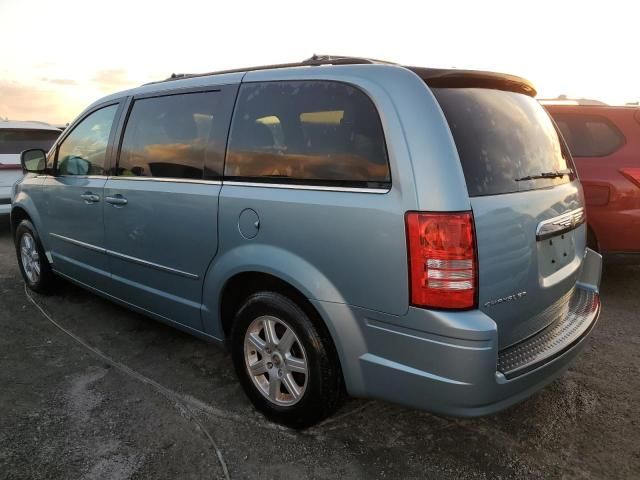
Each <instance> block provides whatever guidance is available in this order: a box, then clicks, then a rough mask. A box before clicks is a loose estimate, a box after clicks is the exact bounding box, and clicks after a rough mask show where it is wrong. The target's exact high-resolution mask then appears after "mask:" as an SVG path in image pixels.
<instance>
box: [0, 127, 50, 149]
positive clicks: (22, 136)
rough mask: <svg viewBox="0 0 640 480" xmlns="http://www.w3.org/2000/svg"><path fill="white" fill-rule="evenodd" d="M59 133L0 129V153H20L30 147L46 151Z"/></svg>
mask: <svg viewBox="0 0 640 480" xmlns="http://www.w3.org/2000/svg"><path fill="white" fill-rule="evenodd" d="M59 135H60V132H57V131H55V130H21V129H17V128H12V129H4V130H2V129H0V153H14V154H20V153H21V152H22V151H24V150H29V149H30V148H41V149H42V150H44V151H45V152H48V151H49V149H50V148H51V145H53V142H55V141H56V139H57V138H58V136H59Z"/></svg>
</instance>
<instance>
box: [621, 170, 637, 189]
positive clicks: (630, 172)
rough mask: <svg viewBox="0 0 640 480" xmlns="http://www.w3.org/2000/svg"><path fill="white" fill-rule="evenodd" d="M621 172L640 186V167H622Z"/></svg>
mask: <svg viewBox="0 0 640 480" xmlns="http://www.w3.org/2000/svg"><path fill="white" fill-rule="evenodd" d="M620 173H621V174H622V175H624V176H625V177H627V178H628V179H629V180H631V181H632V182H633V183H635V184H636V185H637V186H638V187H640V168H633V167H632V168H621V169H620Z"/></svg>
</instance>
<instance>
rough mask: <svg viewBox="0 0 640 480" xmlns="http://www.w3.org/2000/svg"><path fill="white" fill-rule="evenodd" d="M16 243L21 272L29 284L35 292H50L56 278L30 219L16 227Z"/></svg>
mask: <svg viewBox="0 0 640 480" xmlns="http://www.w3.org/2000/svg"><path fill="white" fill-rule="evenodd" d="M15 245H16V254H17V256H18V265H19V266H20V273H22V278H23V279H24V281H25V283H26V284H27V286H28V287H29V288H30V289H31V290H33V291H35V292H38V293H48V292H49V291H50V290H51V286H52V284H53V280H54V279H53V273H52V272H51V265H50V264H49V261H48V260H47V257H46V256H45V254H44V248H43V247H42V243H41V242H40V238H39V237H38V233H37V232H36V229H35V227H34V226H33V224H32V223H31V222H30V221H29V220H22V221H21V222H20V224H19V225H18V228H16V236H15Z"/></svg>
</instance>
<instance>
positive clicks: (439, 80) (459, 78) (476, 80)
mask: <svg viewBox="0 0 640 480" xmlns="http://www.w3.org/2000/svg"><path fill="white" fill-rule="evenodd" d="M361 64H378V65H394V66H398V67H404V68H407V69H408V70H411V71H412V72H414V73H415V74H417V75H418V76H419V77H420V78H422V79H423V80H424V81H425V83H426V84H427V85H429V86H430V87H435V88H437V87H458V88H461V87H477V88H483V87H484V88H498V89H501V90H509V91H514V92H517V93H524V94H526V95H530V96H532V97H534V96H535V95H536V93H537V92H536V89H535V87H534V86H533V84H532V83H531V82H530V81H529V80H527V79H525V78H522V77H518V76H515V75H509V74H506V73H496V72H487V71H482V70H462V69H456V68H448V69H441V68H424V67H411V66H405V65H399V64H397V63H393V62H388V61H386V60H375V59H371V58H362V57H345V56H338V55H313V56H312V57H310V58H308V59H306V60H303V61H302V62H297V63H281V64H275V65H261V66H256V67H248V68H237V69H232V70H222V71H217V72H208V73H198V74H185V73H178V74H176V73H174V74H172V75H171V76H170V77H169V78H167V79H165V80H160V81H158V82H151V84H157V83H164V82H170V81H173V80H181V79H186V78H194V77H205V76H210V75H221V74H225V73H242V72H250V71H256V70H272V69H279V68H291V67H305V66H306V67H313V66H321V65H361Z"/></svg>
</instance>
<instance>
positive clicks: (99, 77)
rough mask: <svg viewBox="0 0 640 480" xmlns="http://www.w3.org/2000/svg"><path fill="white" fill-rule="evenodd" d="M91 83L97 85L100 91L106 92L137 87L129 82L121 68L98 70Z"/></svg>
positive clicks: (133, 82) (135, 83)
mask: <svg viewBox="0 0 640 480" xmlns="http://www.w3.org/2000/svg"><path fill="white" fill-rule="evenodd" d="M93 82H94V83H96V84H97V85H98V87H99V88H100V90H103V91H106V92H113V91H115V90H123V89H126V88H130V87H133V86H136V85H137V82H135V81H134V80H131V79H130V78H129V76H128V75H127V71H126V70H124V69H122V68H116V69H111V70H100V71H99V72H98V73H96V75H95V77H93Z"/></svg>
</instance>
